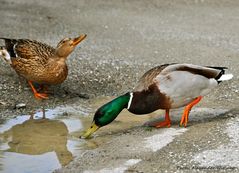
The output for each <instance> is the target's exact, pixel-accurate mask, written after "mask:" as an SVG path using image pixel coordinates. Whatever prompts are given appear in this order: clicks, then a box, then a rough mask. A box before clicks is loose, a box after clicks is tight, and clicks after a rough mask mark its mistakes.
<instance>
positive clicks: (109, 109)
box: [95, 93, 131, 126]
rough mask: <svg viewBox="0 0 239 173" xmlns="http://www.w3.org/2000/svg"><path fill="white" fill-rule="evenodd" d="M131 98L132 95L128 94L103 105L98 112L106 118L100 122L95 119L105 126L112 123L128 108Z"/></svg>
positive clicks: (100, 119)
mask: <svg viewBox="0 0 239 173" xmlns="http://www.w3.org/2000/svg"><path fill="white" fill-rule="evenodd" d="M130 98H131V96H130V93H126V94H124V95H122V96H119V97H117V98H115V99H114V100H112V101H110V102H109V103H106V104H105V105H103V106H102V107H101V108H100V109H99V110H98V111H99V112H102V113H104V116H103V117H101V118H99V120H97V119H95V121H99V122H96V123H97V124H100V125H101V126H104V125H106V124H108V123H110V122H112V121H113V120H114V119H115V118H116V117H117V116H118V115H119V113H120V112H121V111H122V110H123V109H124V108H127V107H128V104H129V101H130Z"/></svg>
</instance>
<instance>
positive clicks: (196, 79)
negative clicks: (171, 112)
mask: <svg viewBox="0 0 239 173" xmlns="http://www.w3.org/2000/svg"><path fill="white" fill-rule="evenodd" d="M170 78H171V80H166V77H165V76H161V77H160V81H161V83H158V84H157V86H158V88H159V89H160V91H161V92H162V93H166V95H167V96H168V97H169V98H170V102H171V108H179V107H183V106H186V105H188V104H189V103H190V102H192V101H193V100H194V99H196V98H197V97H199V96H204V95H206V94H208V93H209V92H210V90H211V89H212V88H214V87H216V86H217V84H218V83H217V81H216V80H215V79H208V78H206V77H204V76H201V75H196V74H192V73H188V72H181V71H178V72H173V73H171V75H170Z"/></svg>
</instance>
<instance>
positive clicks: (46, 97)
mask: <svg viewBox="0 0 239 173" xmlns="http://www.w3.org/2000/svg"><path fill="white" fill-rule="evenodd" d="M34 96H35V98H36V99H48V95H47V94H45V93H37V92H36V93H34Z"/></svg>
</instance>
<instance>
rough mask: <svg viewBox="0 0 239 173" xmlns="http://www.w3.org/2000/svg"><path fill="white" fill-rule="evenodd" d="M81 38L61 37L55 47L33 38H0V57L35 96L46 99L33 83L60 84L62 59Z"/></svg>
mask: <svg viewBox="0 0 239 173" xmlns="http://www.w3.org/2000/svg"><path fill="white" fill-rule="evenodd" d="M85 37H86V35H80V36H79V37H76V38H73V39H72V38H64V39H62V40H61V41H60V42H59V43H58V45H57V47H56V48H53V47H51V46H49V45H47V44H44V43H41V42H38V41H35V40H29V39H9V38H0V39H3V40H4V41H5V46H3V47H1V48H0V56H1V57H3V58H4V59H5V60H6V61H7V62H8V63H9V64H10V65H11V67H12V68H13V69H14V70H15V71H16V72H17V74H19V75H20V76H23V77H24V78H26V79H27V81H28V83H29V85H30V87H31V88H32V91H33V93H34V96H35V97H36V98H39V99H46V98H48V96H47V94H46V93H38V91H37V90H36V89H35V87H34V86H33V83H37V84H40V86H41V87H43V86H45V85H55V84H60V83H62V82H63V81H64V80H65V79H66V77H67V75H68V68H67V64H66V58H67V57H68V55H69V54H70V53H71V52H72V51H73V50H74V49H75V47H76V45H78V44H79V43H80V42H81V41H82V40H84V39H85Z"/></svg>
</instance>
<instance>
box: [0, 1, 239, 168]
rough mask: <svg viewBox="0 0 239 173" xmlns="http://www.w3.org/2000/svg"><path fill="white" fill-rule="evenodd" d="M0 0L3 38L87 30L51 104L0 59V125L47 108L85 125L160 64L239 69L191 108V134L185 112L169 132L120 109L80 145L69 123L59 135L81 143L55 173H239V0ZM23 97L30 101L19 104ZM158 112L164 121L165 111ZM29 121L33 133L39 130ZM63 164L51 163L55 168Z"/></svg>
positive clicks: (52, 37) (51, 37)
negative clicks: (182, 121) (182, 120)
mask: <svg viewBox="0 0 239 173" xmlns="http://www.w3.org/2000/svg"><path fill="white" fill-rule="evenodd" d="M0 4H1V5H0V16H1V24H0V26H1V27H0V36H2V37H12V38H31V39H36V40H39V41H43V42H46V43H48V44H51V45H56V44H57V42H58V41H59V40H61V39H62V38H63V37H66V36H72V37H74V36H76V35H79V34H81V33H86V34H87V35H88V37H87V39H86V40H84V42H82V44H81V45H80V47H81V48H79V47H78V48H77V49H76V50H75V51H74V52H73V53H72V54H71V56H70V57H69V59H68V61H67V62H68V65H69V71H70V73H69V76H68V78H67V80H66V81H65V82H64V83H63V84H62V85H60V86H54V87H52V88H51V90H52V91H53V94H52V96H51V97H50V99H49V100H46V101H37V100H35V99H34V98H33V96H32V93H31V92H30V90H29V87H28V86H27V85H26V84H24V83H23V84H20V82H19V81H20V80H19V78H18V77H17V75H16V74H15V72H14V71H13V70H11V69H10V67H9V66H8V65H6V64H5V63H4V61H3V60H0V81H1V82H0V122H2V123H7V120H9V119H11V118H14V117H16V116H20V115H29V114H31V113H32V112H35V111H36V110H37V109H41V108H42V106H43V105H45V107H46V108H47V109H49V108H50V109H54V108H56V107H58V106H63V107H67V108H68V107H71V110H72V109H74V111H69V109H65V111H64V113H60V114H59V115H58V116H59V117H64V116H67V118H66V119H70V118H74V119H77V120H81V119H84V118H82V117H86V120H85V121H84V122H85V123H83V125H84V124H85V125H86V126H87V125H88V124H87V123H89V122H90V121H91V118H92V115H93V113H94V111H95V110H96V108H97V107H98V106H100V105H101V104H104V103H105V102H106V101H108V100H110V99H111V98H112V96H117V95H120V94H123V93H125V92H127V91H128V90H130V89H132V88H133V87H134V86H135V84H136V82H137V80H138V79H139V77H140V76H141V75H142V74H143V73H144V72H145V71H147V70H148V69H150V68H151V67H154V66H155V65H159V64H163V63H170V62H179V63H193V64H200V65H211V66H227V67H228V68H229V69H228V71H229V72H230V73H233V74H234V78H233V80H231V81H228V82H225V83H222V84H221V85H220V86H219V87H218V88H216V89H215V90H214V91H212V92H211V93H210V94H209V95H208V96H206V97H205V98H204V99H203V100H202V102H201V103H200V104H199V105H198V106H197V107H196V108H195V109H194V112H192V114H191V116H190V121H189V127H188V128H187V129H186V130H185V129H184V128H179V127H178V123H179V119H180V116H181V112H180V111H176V112H175V113H172V115H173V116H172V117H173V118H172V119H173V122H174V123H173V126H172V128H169V129H148V128H145V127H143V126H142V124H143V123H144V122H145V121H147V120H148V118H151V117H148V116H138V117H137V116H135V117H134V116H132V115H131V114H130V115H128V113H126V112H123V113H122V114H121V115H120V116H119V120H117V121H115V122H114V123H112V124H111V125H109V126H107V127H105V128H102V129H101V130H99V132H98V133H96V135H95V138H92V139H90V140H84V141H82V140H80V139H78V136H79V135H80V133H81V130H76V132H74V133H73V134H74V135H72V134H71V133H70V134H69V129H68V128H69V127H68V126H67V130H68V132H67V131H65V132H64V133H63V136H64V137H62V138H61V139H62V140H63V139H65V140H66V138H67V139H68V138H69V139H71V138H73V139H74V140H77V141H79V142H80V143H83V144H84V145H83V146H85V147H80V150H81V151H82V153H81V154H79V155H75V156H74V157H73V158H72V159H73V161H72V162H70V163H69V164H68V165H66V166H64V167H63V168H62V169H58V170H57V171H56V172H99V171H100V172H166V171H168V172H238V165H239V164H238V162H239V154H238V150H239V146H238V145H239V144H238V133H237V132H238V128H239V127H238V114H239V109H238V104H239V78H238V76H239V70H238V64H239V60H238V56H239V51H238V50H239V35H238V28H239V21H238V13H239V8H238V7H239V3H238V2H237V1H230V0H229V1H222V0H212V1H210V2H208V1H200V0H198V1H194V0H190V1H184V0H180V1H171V0H170V1H163V0H152V1H150V2H148V1H143V0H142V1H135V0H132V1H123V0H122V1H121V0H120V1H108V0H103V1H94V0H93V1H89V0H86V1H83V0H80V1H76V0H69V1H64V0H59V1H57V2H55V1H49V0H48V1H45V0H43V1H34V0H30V1H26V0H0ZM1 44H2V42H0V45H1ZM104 96H110V98H107V99H105V97H104ZM19 103H24V104H26V107H25V108H20V109H18V108H16V105H17V104H19ZM72 107H73V108H72ZM72 112H74V113H72ZM82 112H84V114H83V115H82ZM127 115H128V116H127ZM156 115H159V117H163V112H161V111H159V112H156V113H154V115H153V117H155V116H156ZM126 117H127V118H126ZM128 117H134V118H132V119H128ZM135 118H136V120H135ZM55 119H58V118H53V119H52V122H51V121H50V123H49V122H48V123H49V126H51V125H50V124H51V123H52V124H53V125H54V123H56V122H55ZM60 119H61V118H60ZM62 119H64V118H62ZM132 121H133V122H134V123H133V122H132ZM28 123H29V124H30V125H31V128H30V127H29V129H34V128H33V127H32V126H34V127H35V128H37V126H35V125H34V123H32V122H31V121H29V122H26V125H28ZM31 123H32V124H31ZM23 124H24V123H23ZM36 124H37V123H36ZM57 124H58V125H59V126H62V127H63V126H64V124H62V123H60V122H58V121H57ZM60 124H61V125H60ZM54 126H57V125H54ZM71 126H73V125H72V124H71ZM39 128H42V127H39ZM65 130H66V128H65ZM47 131H49V132H51V130H50V129H49V130H47ZM1 133H2V132H1ZM24 133H28V131H27V130H26V131H25V132H24ZM43 133H44V132H43ZM56 134H58V133H56ZM6 135H7V136H8V135H9V134H6ZM17 136H20V134H19V135H17ZM17 140H18V139H17ZM56 140H57V141H58V138H56ZM65 140H64V142H62V143H65V142H66V141H65ZM147 141H149V142H148V143H147ZM4 142H5V143H7V145H8V146H9V145H10V144H8V143H9V141H4ZM26 142H27V141H26ZM36 143H39V142H36ZM59 144H61V143H60V142H59ZM153 144H155V145H153ZM14 145H16V143H14V142H13V144H12V146H14ZM34 145H35V144H34ZM64 146H65V145H64ZM149 146H151V147H149ZM156 146H158V147H156ZM5 147H6V145H5ZM63 148H64V147H63ZM5 149H6V148H5ZM65 149H66V148H65ZM3 150H4V149H3ZM12 150H13V149H12ZM14 151H15V150H14ZM46 151H48V150H46ZM68 151H69V150H68ZM1 152H2V151H1ZM71 154H73V155H74V152H73V151H72V152H71ZM55 156H56V155H55ZM55 156H54V158H57V157H55ZM9 157H10V156H9ZM5 163H6V162H5ZM7 163H9V164H10V163H11V162H8V161H7ZM60 163H61V162H60V161H59V162H58V163H56V164H54V165H56V169H57V168H58V167H59V165H60ZM0 164H3V163H0ZM63 165H64V164H63ZM57 166H58V167H57ZM46 167H48V166H47V164H46V165H45V167H44V168H46ZM48 168H49V169H50V167H48ZM53 169H54V168H52V167H51V170H53ZM51 170H50V171H51Z"/></svg>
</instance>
